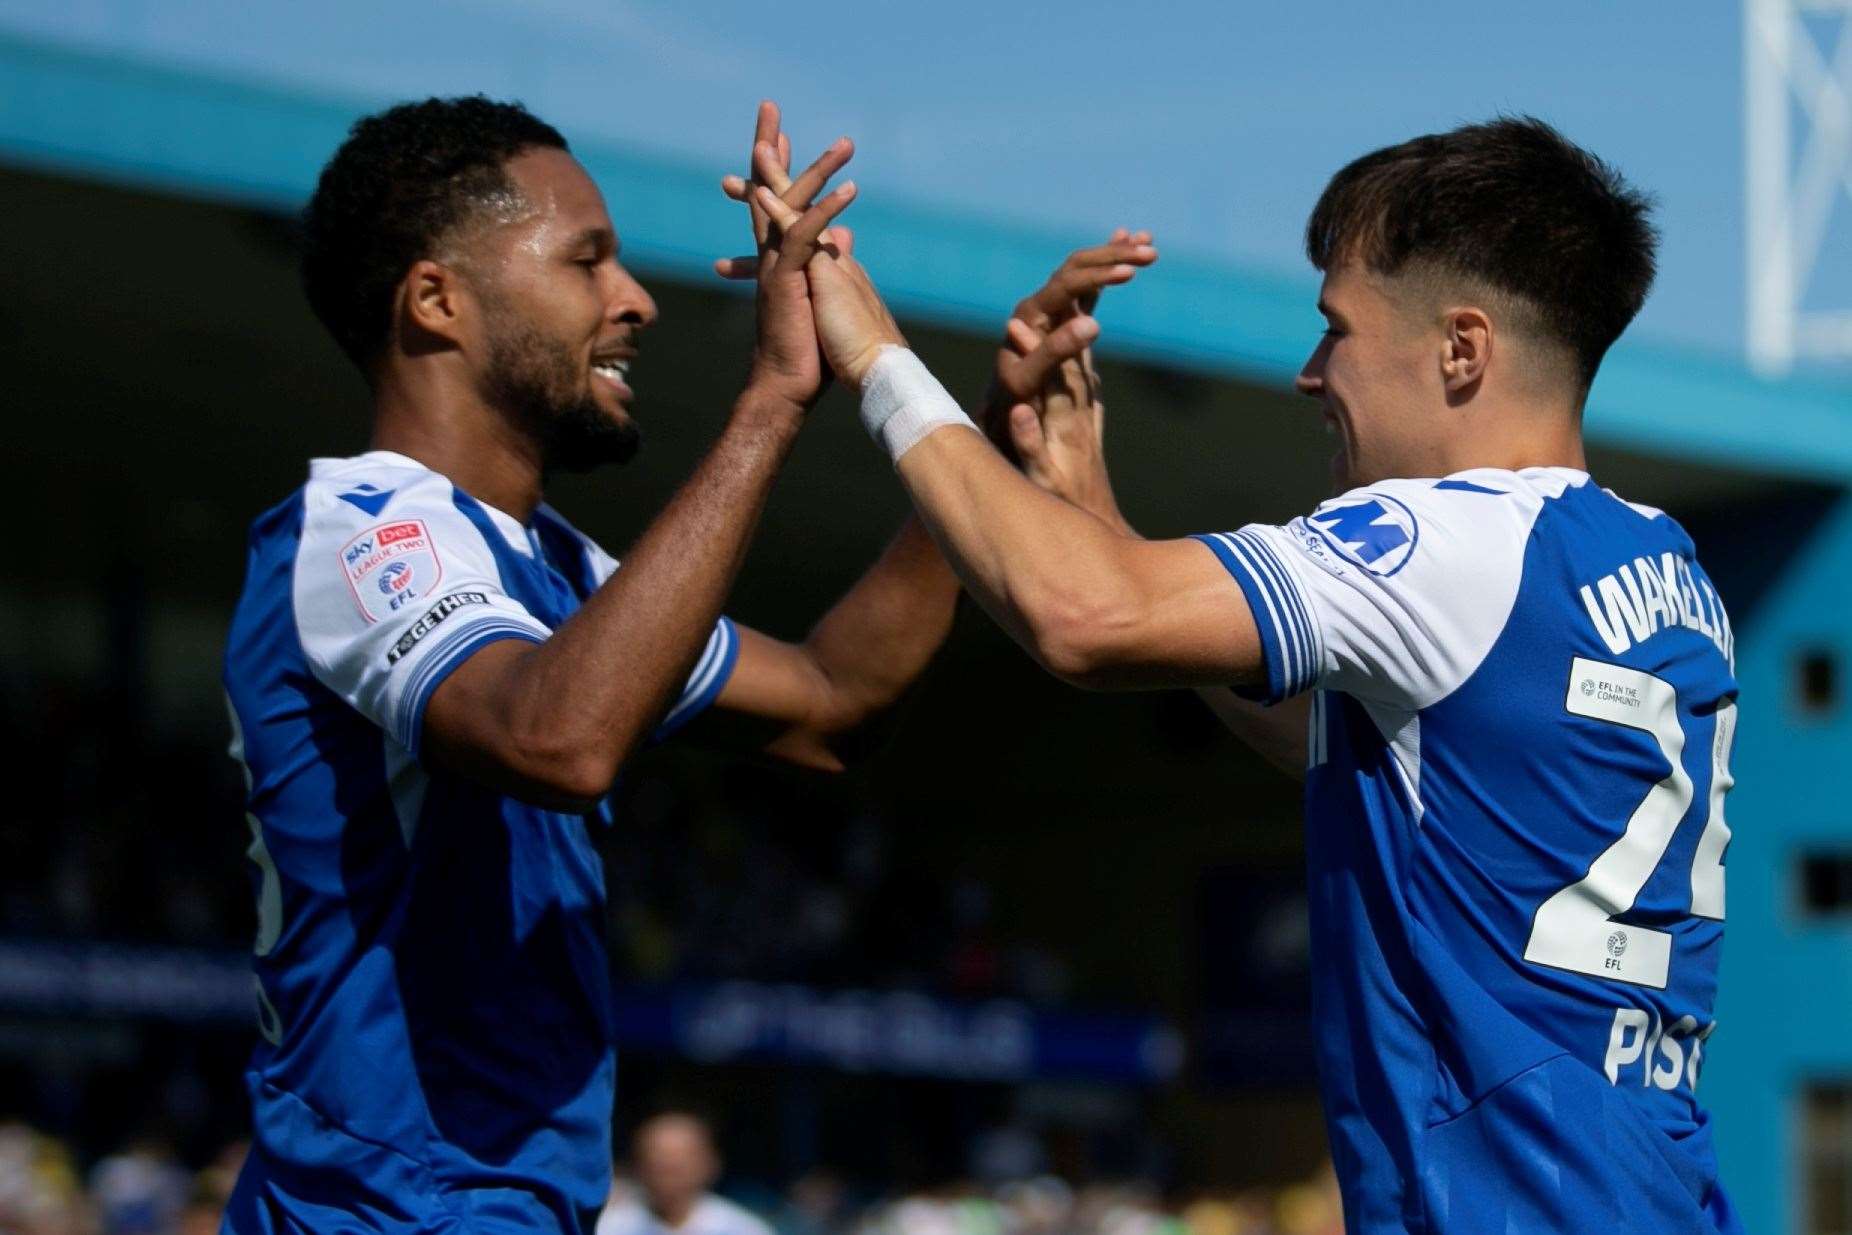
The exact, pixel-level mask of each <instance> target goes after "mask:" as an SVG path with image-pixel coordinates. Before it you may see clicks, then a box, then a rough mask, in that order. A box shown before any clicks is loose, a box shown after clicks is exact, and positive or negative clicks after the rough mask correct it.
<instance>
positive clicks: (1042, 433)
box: [984, 228, 1157, 533]
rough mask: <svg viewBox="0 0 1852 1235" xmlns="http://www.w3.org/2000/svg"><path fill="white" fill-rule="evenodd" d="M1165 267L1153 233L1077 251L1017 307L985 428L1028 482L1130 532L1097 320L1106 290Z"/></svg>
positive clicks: (1121, 233) (1120, 234)
mask: <svg viewBox="0 0 1852 1235" xmlns="http://www.w3.org/2000/svg"><path fill="white" fill-rule="evenodd" d="M1156 260H1157V250H1156V249H1154V248H1153V247H1152V246H1151V235H1150V233H1149V232H1129V231H1127V230H1126V229H1124V228H1120V229H1118V230H1117V231H1115V232H1114V233H1113V234H1112V236H1111V238H1110V239H1109V240H1108V241H1107V242H1106V243H1105V244H1104V245H1100V246H1098V247H1096V248H1090V249H1081V250H1079V251H1077V252H1075V253H1072V254H1070V255H1069V256H1068V258H1067V260H1066V261H1064V262H1063V263H1062V264H1061V265H1060V267H1058V268H1057V269H1056V270H1055V272H1054V274H1052V275H1050V276H1049V279H1048V282H1047V283H1045V284H1043V285H1042V287H1041V288H1039V289H1038V290H1037V291H1036V292H1035V293H1033V294H1032V295H1030V296H1028V297H1027V298H1025V299H1024V300H1022V301H1021V302H1019V303H1018V304H1017V306H1016V309H1015V312H1014V313H1013V315H1012V316H1011V318H1010V320H1009V322H1008V323H1007V324H1006V326H1005V329H1004V341H1003V346H1002V347H1001V348H1000V349H999V350H998V353H997V367H996V372H995V374H994V375H993V377H992V381H991V387H990V390H989V392H988V394H987V395H986V399H985V402H986V408H985V413H984V423H985V428H986V431H987V432H988V433H989V434H990V435H991V438H992V440H993V441H995V442H996V443H997V445H998V447H999V448H1000V449H1001V450H1002V451H1003V452H1004V453H1005V454H1006V455H1008V456H1010V457H1011V458H1012V459H1013V460H1015V461H1016V462H1017V463H1018V465H1019V466H1021V468H1022V469H1023V473H1024V475H1026V476H1027V477H1028V478H1029V479H1030V480H1032V481H1034V482H1035V483H1036V484H1038V485H1040V486H1041V487H1042V488H1044V489H1047V490H1048V491H1049V492H1051V493H1053V494H1055V495H1056V496H1057V497H1061V498H1064V499H1065V500H1067V501H1069V502H1071V503H1073V504H1074V505H1076V506H1079V507H1080V508H1081V509H1083V510H1086V511H1088V512H1090V513H1092V514H1094V515H1096V516H1098V517H1099V518H1100V519H1102V520H1104V521H1105V522H1106V523H1108V524H1109V525H1111V526H1112V527H1114V528H1115V529H1117V530H1119V531H1123V532H1127V533H1130V532H1131V528H1130V526H1129V525H1128V524H1127V523H1126V522H1125V518H1124V516H1123V515H1122V514H1121V513H1120V511H1119V505H1118V502H1117V500H1116V499H1115V498H1114V497H1113V491H1112V482H1111V479H1110V478H1109V477H1108V475H1107V471H1106V453H1105V437H1104V433H1105V412H1106V409H1105V405H1104V404H1103V403H1102V402H1101V400H1100V397H1099V390H1100V387H1099V378H1098V375H1097V374H1096V373H1095V372H1094V370H1093V356H1092V350H1091V344H1092V341H1093V339H1094V338H1095V337H1097V335H1098V333H1099V328H1098V325H1097V323H1095V322H1094V320H1093V319H1092V317H1091V316H1088V315H1089V314H1090V313H1091V312H1092V310H1093V307H1094V305H1095V304H1096V303H1097V302H1098V300H1099V295H1100V292H1101V290H1103V289H1104V288H1107V287H1111V286H1115V285H1117V284H1120V283H1125V282H1128V281H1129V280H1131V279H1132V277H1133V276H1134V275H1135V274H1136V273H1137V270H1138V269H1139V268H1140V267H1143V266H1148V265H1150V264H1151V263H1152V262H1154V261H1156Z"/></svg>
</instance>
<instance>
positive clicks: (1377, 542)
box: [1306, 497, 1421, 575]
mask: <svg viewBox="0 0 1852 1235" xmlns="http://www.w3.org/2000/svg"><path fill="white" fill-rule="evenodd" d="M1306 522H1307V523H1309V524H1311V525H1312V527H1313V528H1315V529H1316V530H1318V531H1320V532H1322V533H1324V536H1325V539H1326V541H1328V542H1329V543H1330V544H1331V546H1332V547H1333V548H1335V549H1336V550H1337V551H1338V552H1339V553H1342V554H1343V555H1344V556H1345V557H1347V558H1349V559H1350V560H1351V561H1353V562H1355V563H1357V565H1359V566H1361V567H1363V568H1364V569H1365V570H1367V571H1369V572H1370V573H1371V574H1374V575H1393V574H1394V573H1395V572H1396V571H1398V570H1400V569H1402V567H1403V566H1405V565H1407V563H1408V559H1409V556H1410V555H1411V554H1412V553H1413V552H1414V549H1415V541H1416V539H1417V538H1418V537H1419V536H1420V534H1421V533H1420V530H1419V528H1417V526H1416V524H1415V516H1414V512H1412V511H1410V510H1409V509H1408V507H1406V506H1404V505H1402V503H1400V502H1398V501H1396V500H1395V499H1394V498H1392V497H1372V498H1368V499H1366V500H1364V501H1360V502H1349V503H1346V504H1344V505H1341V506H1327V507H1325V508H1324V509H1322V510H1319V511H1318V512H1316V513H1315V514H1313V515H1312V516H1311V517H1310V518H1308V519H1307V520H1306Z"/></svg>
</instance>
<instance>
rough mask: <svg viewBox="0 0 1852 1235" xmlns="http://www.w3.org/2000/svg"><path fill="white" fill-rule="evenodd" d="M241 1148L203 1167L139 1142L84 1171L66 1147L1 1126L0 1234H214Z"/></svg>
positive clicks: (18, 1126) (22, 1128)
mask: <svg viewBox="0 0 1852 1235" xmlns="http://www.w3.org/2000/svg"><path fill="white" fill-rule="evenodd" d="M244 1153H245V1146H244V1143H243V1142H242V1141H237V1142H233V1143H231V1144H229V1145H227V1146H225V1147H224V1148H223V1149H222V1150H220V1151H219V1152H218V1153H217V1154H216V1155H215V1156H214V1157H213V1158H212V1160H211V1161H210V1162H209V1163H207V1165H206V1166H205V1167H204V1168H203V1169H201V1170H196V1171H192V1170H188V1169H187V1168H186V1167H185V1166H183V1165H182V1164H181V1162H180V1159H179V1157H178V1155H177V1154H176V1153H175V1152H174V1151H173V1149H172V1148H170V1147H169V1146H167V1145H166V1144H164V1143H162V1142H160V1141H154V1140H150V1141H142V1142H138V1143H135V1144H132V1145H129V1146H126V1147H124V1148H123V1149H122V1150H120V1151H119V1152H116V1153H113V1154H109V1155H108V1156H106V1157H104V1158H102V1159H100V1160H99V1161H97V1162H96V1163H94V1164H93V1165H91V1166H90V1167H89V1169H88V1170H85V1169H83V1167H82V1164H81V1163H80V1162H79V1161H78V1158H77V1155H76V1154H75V1152H74V1151H73V1150H72V1149H71V1147H70V1146H68V1145H66V1144H65V1143H64V1142H62V1141H60V1140H58V1139H57V1138H55V1137H51V1136H47V1135H45V1134H44V1133H41V1132H37V1131H35V1130H33V1129H32V1128H30V1127H28V1126H26V1125H25V1124H22V1123H7V1122H0V1235H217V1232H218V1229H219V1218H220V1216H221V1215H222V1214H223V1213H224V1209H225V1201H226V1198H227V1197H229V1196H230V1195H231V1189H232V1184H233V1182H234V1181H235V1180H236V1179H237V1177H238V1168H239V1166H240V1165H242V1163H243V1162H244Z"/></svg>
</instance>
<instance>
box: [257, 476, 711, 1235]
mask: <svg viewBox="0 0 1852 1235" xmlns="http://www.w3.org/2000/svg"><path fill="white" fill-rule="evenodd" d="M616 569H617V563H616V562H615V561H613V560H612V559H611V558H610V557H609V556H607V555H606V554H605V553H604V552H603V551H601V550H600V549H599V548H598V547H597V546H596V545H595V544H593V543H592V542H591V541H590V540H588V539H586V538H585V537H583V536H582V535H580V534H579V533H578V532H577V531H576V530H574V529H573V528H572V527H571V526H570V525H569V524H567V523H566V521H565V520H564V519H562V518H561V517H560V516H559V515H558V514H557V513H555V512H554V511H552V510H551V509H549V508H548V507H546V506H542V507H540V508H539V509H538V510H537V511H536V512H535V514H534V516H533V518H532V520H531V521H530V522H529V523H528V524H526V525H523V524H522V523H520V522H519V521H518V520H516V519H514V518H513V517H511V516H509V515H507V514H505V513H503V512H501V511H498V510H495V509H492V508H490V507H488V506H486V505H484V504H482V503H481V502H478V501H476V500H475V499H473V498H471V497H470V496H469V495H468V494H466V493H464V492H463V491H461V490H460V489H457V488H456V487H455V486H454V485H452V484H451V483H450V481H448V480H446V479H445V478H444V477H442V476H440V475H438V474H437V473H435V472H432V471H430V470H429V469H427V468H425V467H423V466H422V465H420V464H418V463H417V462H415V461H414V460H412V459H409V458H406V457H404V456H402V455H396V454H392V453H389V452H385V451H374V452H372V453H369V454H365V455H361V456H358V457H356V458H353V459H322V460H317V461H315V462H314V464H313V465H312V466H311V470H310V479H309V482H308V483H307V484H306V485H305V486H304V487H303V488H302V489H300V490H299V491H298V492H297V493H296V494H294V495H293V496H292V497H290V498H289V500H287V501H285V502H284V503H283V504H282V505H280V506H278V507H276V508H275V509H273V510H271V511H269V512H267V513H266V514H264V515H263V516H261V517H260V518H259V519H258V520H257V522H256V524H255V525H254V526H253V528H252V532H251V540H250V547H249V556H248V560H247V567H246V572H247V573H246V580H245V588H244V593H243V597H242V599H241V600H240V601H239V604H238V608H237V611H236V614H235V615H234V617H233V619H232V626H231V633H230V637H229V642H228V647H227V650H226V657H225V685H226V690H227V693H228V696H229V699H230V705H231V714H232V727H233V754H234V755H235V756H237V757H238V758H240V759H241V760H242V762H243V764H244V766H245V769H246V774H247V777H248V785H249V798H248V801H249V814H248V817H247V822H248V823H249V826H250V837H251V839H250V849H249V856H250V857H251V859H252V862H253V864H254V866H255V868H256V872H257V893H258V938H257V944H256V961H255V968H256V997H257V1004H258V1025H259V1029H260V1031H261V1039H262V1040H261V1041H260V1042H259V1044H258V1047H257V1050H256V1052H255V1054H254V1056H253V1058H252V1060H251V1065H250V1071H249V1073H248V1084H249V1088H250V1092H251V1101H252V1109H253V1113H254V1136H253V1144H252V1149H251V1154H250V1158H249V1159H248V1161H247V1163H246V1165H245V1168H244V1171H243V1174H242V1175H241V1176H240V1178H239V1181H238V1186H237V1189H236V1192H235V1194H234V1196H233V1198H232V1201H231V1204H230V1206H229V1209H228V1212H227V1215H226V1219H225V1229H226V1230H228V1231H232V1232H236V1233H237V1235H264V1233H269V1232H284V1231H292V1232H294V1231H314V1232H320V1233H333V1232H386V1231H391V1232H401V1231H420V1232H424V1231H457V1232H465V1231H467V1232H485V1233H499V1232H509V1233H512V1232H517V1231H518V1232H523V1233H531V1232H574V1233H575V1235H576V1233H578V1232H589V1231H590V1230H591V1228H592V1224H593V1222H594V1221H595V1219H596V1216H597V1213H598V1210H599V1208H600V1206H601V1205H602V1204H603V1203H604V1200H605V1194H606V1191H607V1189H608V1186H609V1179H610V1161H611V1156H610V1149H611V1146H610V1120H611V1105H612V1087H613V1059H612V1049H611V1037H612V1007H611V998H612V993H611V987H610V974H609V970H608V967H607V962H606V956H605V948H604V932H605V918H604V885H603V872H602V868H601V866H600V860H599V855H598V851H597V849H596V848H595V846H594V843H593V842H594V837H593V831H594V829H595V828H596V827H597V826H598V822H597V819H596V817H593V818H586V817H581V816H578V815H572V814H563V813H560V812H557V811H549V810H544V809H541V808H539V807H536V806H530V805H527V804H526V803H523V802H520V801H517V800H515V799H514V798H511V797H508V796H505V795H503V794H499V793H496V792H494V791H493V790H491V789H488V788H485V787H483V786H481V785H478V784H476V783H474V782H471V781H468V780H465V779H463V778H461V777H457V776H452V775H449V774H447V773H446V772H444V771H442V770H441V769H437V768H433V767H430V766H428V765H426V764H425V763H423V762H421V761H420V759H419V746H420V738H421V734H422V723H423V717H424V709H425V705H426V703H427V702H428V701H429V700H430V698H431V695H432V692H434V691H435V690H436V689H437V687H438V686H439V685H440V684H441V683H442V682H443V681H444V679H445V678H446V677H447V676H448V675H449V674H450V673H451V672H452V671H453V670H454V669H455V668H456V667H457V666H458V665H460V664H462V663H463V661H464V660H466V659H467V658H468V657H469V656H470V655H471V654H472V653H474V652H475V651H476V650H478V649H479V648H482V647H484V646H485V645H487V644H488V643H491V642H493V641H496V640H500V639H525V640H530V641H533V642H539V641H542V640H545V639H546V638H547V637H548V635H549V633H550V632H551V631H552V630H553V629H554V628H555V627H557V626H558V625H559V624H560V623H561V622H563V621H565V620H566V619H567V618H568V617H570V616H571V615H572V613H573V612H574V611H576V610H577V608H578V607H579V605H580V604H581V603H582V602H583V601H584V599H585V598H586V597H587V596H588V595H590V593H591V592H592V591H593V590H594V589H595V588H597V587H598V586H599V585H600V584H601V583H603V582H604V580H605V579H606V578H608V577H609V576H610V574H611V573H612V572H613V571H614V570H616ZM737 649H738V642H737V635H736V632H735V630H734V628H733V626H732V624H731V623H730V622H728V621H727V620H726V619H724V618H723V619H721V620H720V622H719V624H718V625H717V626H716V628H715V630H714V632H713V634H712V635H711V636H710V638H709V640H708V643H707V646H706V649H705V652H704V654H703V655H702V656H701V658H700V661H699V663H698V664H697V665H696V667H695V670H694V672H693V674H692V676H691V677H690V678H689V680H688V683H687V685H686V686H685V688H684V689H683V691H682V692H681V695H680V697H679V698H678V699H677V700H676V701H675V703H674V704H673V705H672V707H671V709H670V711H669V713H668V715H667V716H666V717H665V719H664V721H663V725H662V728H661V729H660V730H659V733H666V732H668V731H669V730H671V729H673V728H675V727H676V726H678V725H680V724H682V723H684V722H686V721H687V720H688V719H690V718H691V717H692V716H694V715H695V714H696V713H697V712H699V711H700V710H701V709H703V708H705V707H706V706H707V705H708V704H710V703H711V702H712V701H713V699H714V697H715V696H716V695H717V694H718V693H719V691H720V689H721V687H722V686H723V685H724V684H725V682H726V680H727V677H728V675H729V674H730V673H731V672H732V667H733V663H734V658H735V656H736V654H737Z"/></svg>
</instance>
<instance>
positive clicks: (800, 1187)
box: [777, 1170, 854, 1235]
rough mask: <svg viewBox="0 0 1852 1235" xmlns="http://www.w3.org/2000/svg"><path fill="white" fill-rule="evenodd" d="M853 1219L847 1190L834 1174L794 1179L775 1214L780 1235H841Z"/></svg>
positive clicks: (809, 1174)
mask: <svg viewBox="0 0 1852 1235" xmlns="http://www.w3.org/2000/svg"><path fill="white" fill-rule="evenodd" d="M853 1218H854V1209H853V1206H852V1205H851V1204H850V1200H849V1190H848V1189H847V1188H846V1187H844V1186H843V1182H842V1179H841V1177H839V1176H838V1175H837V1174H836V1173H835V1172H833V1171H827V1170H811V1171H806V1172H805V1173H804V1174H802V1175H800V1176H798V1177H797V1179H796V1180H794V1181H793V1182H792V1184H791V1188H790V1191H789V1192H787V1193H786V1194H785V1204H784V1209H783V1211H782V1212H780V1213H779V1215H778V1222H777V1226H778V1230H779V1231H780V1232H781V1235H844V1232H846V1231H847V1230H848V1229H849V1226H850V1224H851V1221H852V1220H853Z"/></svg>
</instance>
